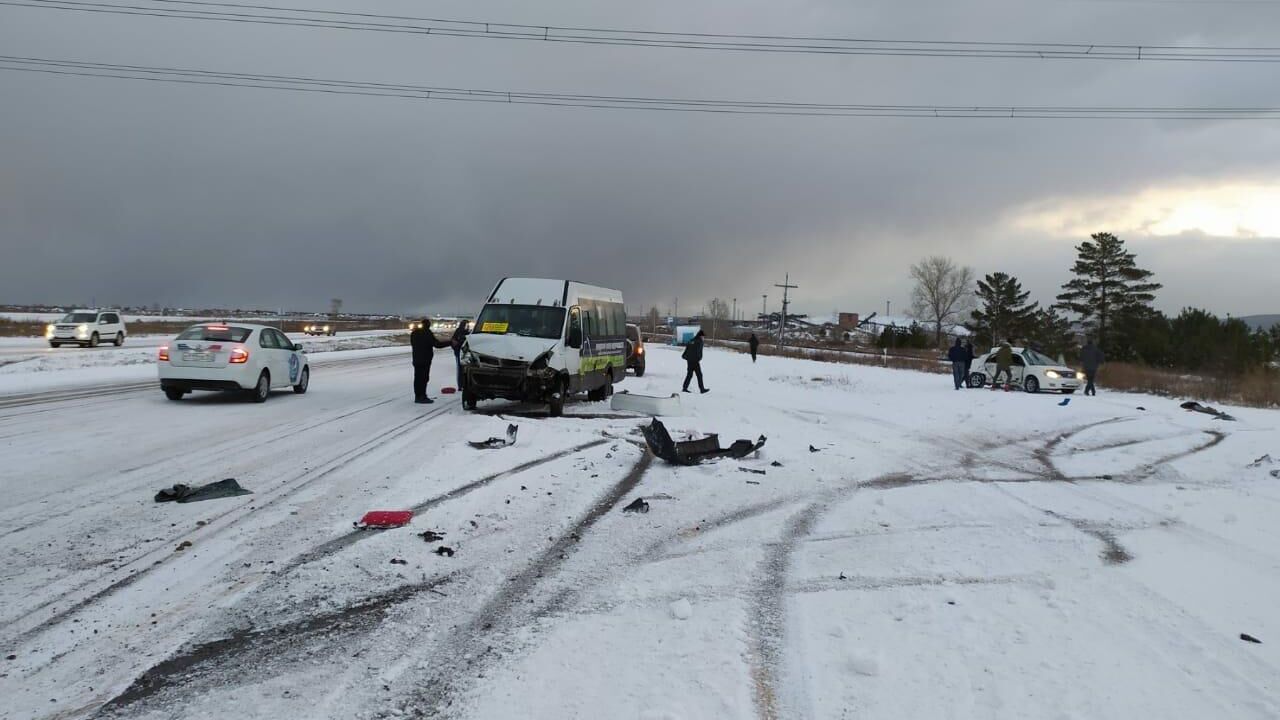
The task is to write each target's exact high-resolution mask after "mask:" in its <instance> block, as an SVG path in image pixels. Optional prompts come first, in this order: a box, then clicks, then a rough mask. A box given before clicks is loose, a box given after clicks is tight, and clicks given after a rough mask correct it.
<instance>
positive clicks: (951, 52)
mask: <svg viewBox="0 0 1280 720" xmlns="http://www.w3.org/2000/svg"><path fill="white" fill-rule="evenodd" d="M0 5H8V6H12V7H26V8H40V9H45V10H64V11H72V12H86V13H103V14H111V15H132V16H142V17H159V18H171V19H179V20H205V21H216V22H231V23H247V24H256V25H279V26H288V27H304V28H321V29H329V30H357V31H366V32H384V33H403V34H411V35H424V36H425V35H440V36H445V37H463V38H488V39H497V40H524V41H540V42H551V43H571V44H580V45H615V46H630V47H651V48H653V47H656V48H680V49H686V50H715V51H731V52H762V53H802V54H813V55H873V56H890V57H897V56H901V57H941V58H1006V59H1035V60H1129V61H1152V60H1161V61H1180V62H1249V63H1274V62H1280V47H1231V46H1218V45H1143V44H1116V43H1077V42H1067V43H1061V42H1048V43H1042V42H987V41H950V40H903V39H885V38H852V37H821V36H800V35H742V34H731V33H686V32H668V31H655V30H625V29H610V28H592V27H574V26H564V25H529V24H520V23H504V22H480V21H473V20H448V19H443V18H432V17H416V16H410V15H384V14H376V13H362V12H350V11H339V10H311V9H302V8H290V7H283V6H276V5H253V4H244V3H229V2H214V1H212V0H134V1H133V2H124V1H122V2H114V3H111V2H100V1H97V0H0Z"/></svg>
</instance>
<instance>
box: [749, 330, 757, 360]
mask: <svg viewBox="0 0 1280 720" xmlns="http://www.w3.org/2000/svg"><path fill="white" fill-rule="evenodd" d="M747 346H748V347H750V348H751V362H755V361H756V353H757V352H759V350H760V338H758V337H756V334H755V333H751V339H750V340H748V341H747Z"/></svg>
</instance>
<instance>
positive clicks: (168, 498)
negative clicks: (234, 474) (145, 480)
mask: <svg viewBox="0 0 1280 720" xmlns="http://www.w3.org/2000/svg"><path fill="white" fill-rule="evenodd" d="M252 492H253V491H252V490H246V489H244V488H242V487H240V483H238V482H236V480H235V478H227V479H226V480H219V481H218V482H212V483H209V484H207V485H196V486H194V487H193V486H191V485H183V484H181V483H179V484H177V485H174V486H173V487H171V488H165V489H164V490H161V491H160V492H158V493H156V502H158V503H159V502H180V503H189V502H200V501H201V500H213V499H216V498H224V497H235V496H237V495H249V494H251V493H252Z"/></svg>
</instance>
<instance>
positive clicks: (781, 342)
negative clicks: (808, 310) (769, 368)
mask: <svg viewBox="0 0 1280 720" xmlns="http://www.w3.org/2000/svg"><path fill="white" fill-rule="evenodd" d="M774 287H780V288H782V322H781V323H780V324H779V326H778V347H779V348H782V347H785V346H786V344H787V304H788V302H789V300H788V298H789V297H790V295H789V294H788V293H789V292H790V291H791V290H796V289H799V288H800V286H799V285H792V284H791V273H787V276H786V279H785V280H783V281H782V284H781V285H777V284H775V285H774Z"/></svg>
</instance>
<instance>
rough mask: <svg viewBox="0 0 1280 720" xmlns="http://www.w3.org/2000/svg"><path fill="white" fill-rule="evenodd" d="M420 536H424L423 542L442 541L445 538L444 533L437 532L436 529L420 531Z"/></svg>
mask: <svg viewBox="0 0 1280 720" xmlns="http://www.w3.org/2000/svg"><path fill="white" fill-rule="evenodd" d="M418 537H420V538H422V540H423V542H440V541H441V540H443V539H444V533H442V532H436V531H435V530H424V531H422V532H420V533H418Z"/></svg>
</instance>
